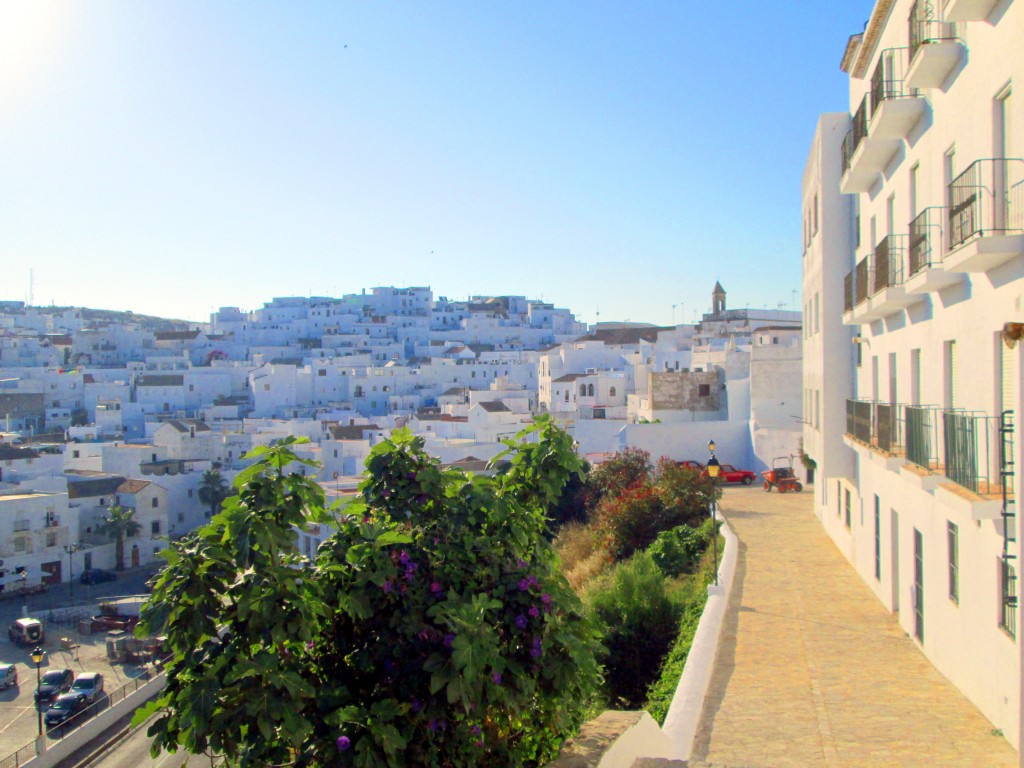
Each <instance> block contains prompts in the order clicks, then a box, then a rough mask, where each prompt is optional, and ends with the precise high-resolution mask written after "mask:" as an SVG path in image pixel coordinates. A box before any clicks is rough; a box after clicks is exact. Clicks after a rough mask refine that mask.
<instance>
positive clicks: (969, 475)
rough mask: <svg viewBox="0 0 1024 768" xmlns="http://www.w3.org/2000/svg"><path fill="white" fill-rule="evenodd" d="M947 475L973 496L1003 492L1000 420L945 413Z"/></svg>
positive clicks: (956, 412) (995, 417)
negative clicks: (975, 494)
mask: <svg viewBox="0 0 1024 768" xmlns="http://www.w3.org/2000/svg"><path fill="white" fill-rule="evenodd" d="M942 422H943V432H944V434H945V452H944V454H945V460H946V469H945V474H946V477H948V478H949V479H950V480H952V481H953V482H954V483H957V484H958V485H962V486H963V487H964V488H967V489H968V490H970V491H973V492H974V493H977V494H980V495H989V494H993V493H996V492H1000V493H1001V492H1002V490H1001V488H1002V486H1001V485H1000V482H1001V478H1000V469H1001V460H1002V452H1001V447H1002V435H1001V434H1000V432H999V426H1000V418H999V417H998V416H985V415H979V414H973V413H967V412H964V411H944V412H943V414H942Z"/></svg>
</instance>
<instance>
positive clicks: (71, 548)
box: [64, 544, 82, 600]
mask: <svg viewBox="0 0 1024 768" xmlns="http://www.w3.org/2000/svg"><path fill="white" fill-rule="evenodd" d="M81 548H82V545H81V544H65V545H64V551H65V552H67V553H68V586H69V588H70V590H71V594H70V597H71V599H72V600H74V599H75V552H77V551H78V550H80V549H81Z"/></svg>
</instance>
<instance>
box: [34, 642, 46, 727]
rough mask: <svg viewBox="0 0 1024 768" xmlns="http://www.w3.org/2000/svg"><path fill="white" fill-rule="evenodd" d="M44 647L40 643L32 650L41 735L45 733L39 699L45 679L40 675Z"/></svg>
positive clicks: (37, 712)
mask: <svg viewBox="0 0 1024 768" xmlns="http://www.w3.org/2000/svg"><path fill="white" fill-rule="evenodd" d="M44 655H45V654H44V652H43V649H42V648H40V647H39V646H38V645H37V646H36V647H35V648H34V649H33V650H32V661H33V662H34V663H35V665H36V715H37V716H38V718H39V735H40V736H42V735H43V707H42V702H41V701H40V700H39V690H40V688H42V685H43V680H42V677H41V676H40V672H39V667H40V666H41V665H42V663H43V656H44Z"/></svg>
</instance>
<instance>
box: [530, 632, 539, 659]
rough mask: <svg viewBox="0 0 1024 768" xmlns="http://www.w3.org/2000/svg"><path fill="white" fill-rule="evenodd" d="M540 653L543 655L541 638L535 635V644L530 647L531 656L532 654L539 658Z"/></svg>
mask: <svg viewBox="0 0 1024 768" xmlns="http://www.w3.org/2000/svg"><path fill="white" fill-rule="evenodd" d="M540 655H541V650H540V638H539V637H535V638H533V646H532V647H531V648H530V656H532V657H533V658H535V659H539V658H540Z"/></svg>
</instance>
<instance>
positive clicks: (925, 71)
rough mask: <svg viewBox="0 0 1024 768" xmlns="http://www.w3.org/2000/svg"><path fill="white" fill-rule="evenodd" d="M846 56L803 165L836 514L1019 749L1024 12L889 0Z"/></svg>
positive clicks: (871, 577) (829, 483)
mask: <svg viewBox="0 0 1024 768" xmlns="http://www.w3.org/2000/svg"><path fill="white" fill-rule="evenodd" d="M842 68H843V70H844V71H845V72H847V73H848V74H849V75H850V81H849V82H850V85H849V90H850V114H849V115H847V114H827V115H823V116H822V117H821V118H820V120H819V122H818V126H817V130H816V132H815V136H814V141H813V144H812V147H811V152H810V156H809V158H808V161H807V165H806V169H805V173H804V179H803V211H804V255H803V266H804V316H805V320H806V323H805V329H804V334H805V342H804V343H805V353H804V360H805V364H804V385H803V391H804V397H805V407H804V410H803V421H804V430H803V439H804V449H805V451H806V453H807V455H808V457H809V458H810V459H812V460H813V461H814V462H815V464H816V465H817V476H816V481H817V482H816V487H815V490H814V494H815V509H816V512H817V514H818V515H819V516H820V518H821V520H822V524H823V526H824V527H825V529H826V531H827V532H828V533H829V535H830V536H831V537H832V538H833V540H834V541H835V542H836V544H837V546H838V547H839V548H840V549H841V550H842V551H843V552H844V554H845V555H846V557H847V558H848V559H849V560H850V562H851V563H852V564H853V566H854V567H855V568H856V569H857V571H858V572H859V573H860V574H861V576H862V578H863V579H864V581H865V582H866V583H867V584H868V586H869V587H870V588H871V589H872V590H873V591H874V592H875V594H876V595H877V596H878V598H879V600H881V601H882V602H883V603H884V604H885V605H886V606H887V607H889V609H890V610H892V611H893V612H894V613H895V614H896V615H897V616H898V618H899V622H900V624H901V625H902V626H903V627H904V628H905V629H906V631H907V633H908V635H909V636H910V637H912V638H913V639H914V640H915V642H916V643H918V645H919V646H920V648H921V649H922V651H923V652H924V654H925V655H926V656H927V658H928V659H930V660H931V662H932V663H933V664H934V665H935V666H936V668H937V669H939V670H940V671H941V672H942V673H943V674H944V675H945V676H946V677H947V678H949V679H950V680H951V681H952V682H953V683H954V684H955V685H956V686H957V687H958V688H960V690H961V691H963V692H964V694H966V695H967V696H968V698H970V699H971V701H973V702H974V703H975V704H976V705H977V706H978V707H979V709H980V710H981V711H982V712H983V713H984V714H985V716H986V717H988V718H989V719H990V720H991V721H992V723H993V725H994V727H995V728H998V729H1000V730H1001V731H1002V732H1003V733H1004V734H1005V735H1006V738H1007V739H1008V740H1009V741H1010V742H1011V743H1012V744H1013V745H1014V746H1016V747H1017V748H1018V749H1019V748H1020V745H1021V733H1022V725H1021V723H1022V711H1024V709H1022V707H1021V699H1022V687H1021V673H1022V668H1024V667H1022V663H1021V658H1022V656H1021V642H1020V638H1019V634H1020V632H1019V629H1020V628H1019V626H1018V625H1019V621H1018V610H1019V609H1018V605H1017V573H1018V571H1019V555H1020V547H1021V545H1020V541H1021V533H1020V529H1021V525H1020V518H1019V515H1018V514H1017V505H1016V503H1015V500H1016V498H1017V497H1018V495H1019V494H1020V493H1021V490H1022V489H1021V487H1020V473H1019V472H1017V470H1016V468H1017V467H1019V466H1024V465H1022V463H1021V461H1022V458H1024V457H1022V455H1021V439H1020V436H1019V434H1018V433H1019V430H1020V429H1021V425H1020V415H1021V381H1020V379H1021V353H1020V348H1019V346H1017V344H1016V337H1018V336H1020V329H1021V328H1022V326H1021V325H1020V323H1021V322H1024V306H1022V303H1024V279H1022V278H1024V99H1022V98H1021V96H1020V95H1019V94H1018V95H1016V96H1014V93H1013V92H1014V88H1015V85H1018V84H1020V83H1024V6H1022V5H1021V3H1020V2H1013V0H999V1H996V0H945V2H926V1H925V0H877V2H876V3H875V6H874V9H873V11H872V14H871V18H870V20H869V21H868V24H867V26H866V27H865V29H864V31H863V33H861V34H857V35H854V36H853V37H852V38H850V41H849V43H848V45H847V48H846V51H845V53H844V55H843V59H842ZM851 342H853V343H851Z"/></svg>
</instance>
